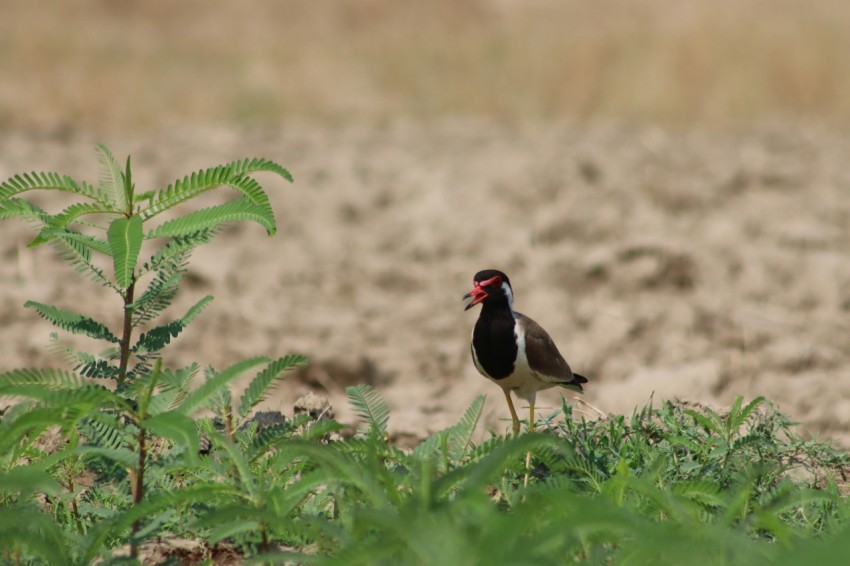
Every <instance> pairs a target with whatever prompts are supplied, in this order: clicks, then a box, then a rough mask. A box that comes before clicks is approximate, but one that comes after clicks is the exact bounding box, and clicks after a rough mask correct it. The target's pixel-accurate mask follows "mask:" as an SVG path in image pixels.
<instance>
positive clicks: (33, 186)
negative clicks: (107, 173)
mask: <svg viewBox="0 0 850 566" xmlns="http://www.w3.org/2000/svg"><path fill="white" fill-rule="evenodd" d="M40 189H43V190H51V189H52V190H58V191H66V192H69V193H74V194H78V195H81V196H86V197H89V198H95V195H96V194H97V192H96V191H94V190H93V189H92V188H91V187H89V186H85V185H84V186H82V187H80V186H79V185H77V183H76V182H75V181H74V180H73V179H72V178H71V177H69V176H67V175H59V174H58V173H38V172H35V171H32V172H30V173H22V174H19V175H15V176H13V177H10V178H9V179H7V180H6V181H5V182H4V183H2V184H0V201H4V200H7V199H9V198H11V197H13V196H15V195H18V194H20V193H23V192H26V191H33V190H40ZM95 200H97V199H95Z"/></svg>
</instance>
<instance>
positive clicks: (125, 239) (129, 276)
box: [107, 216, 143, 289]
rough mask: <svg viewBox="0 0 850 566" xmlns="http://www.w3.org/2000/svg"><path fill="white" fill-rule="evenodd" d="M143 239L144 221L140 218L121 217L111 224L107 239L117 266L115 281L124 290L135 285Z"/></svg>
mask: <svg viewBox="0 0 850 566" xmlns="http://www.w3.org/2000/svg"><path fill="white" fill-rule="evenodd" d="M142 237H143V232H142V219H141V218H140V217H139V216H131V217H129V218H125V217H123V216H120V217H118V218H116V219H115V220H113V221H112V222H111V223H110V224H109V230H108V231H107V239H108V241H109V249H110V252H111V253H110V255H112V261H113V265H114V266H115V281H116V282H117V283H118V286H119V287H121V288H122V289H126V288H127V287H129V286H130V285H131V284H132V283H133V274H134V272H135V270H136V261H137V260H138V258H139V252H140V251H141V249H142Z"/></svg>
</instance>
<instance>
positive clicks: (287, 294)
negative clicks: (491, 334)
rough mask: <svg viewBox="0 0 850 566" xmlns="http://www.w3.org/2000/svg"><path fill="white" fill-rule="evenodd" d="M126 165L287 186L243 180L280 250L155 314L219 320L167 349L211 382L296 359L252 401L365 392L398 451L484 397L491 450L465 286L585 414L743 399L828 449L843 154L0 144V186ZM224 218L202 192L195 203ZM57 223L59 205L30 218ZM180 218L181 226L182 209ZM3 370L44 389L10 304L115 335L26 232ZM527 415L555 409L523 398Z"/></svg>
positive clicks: (653, 146)
mask: <svg viewBox="0 0 850 566" xmlns="http://www.w3.org/2000/svg"><path fill="white" fill-rule="evenodd" d="M98 141H103V142H105V143H107V145H108V146H109V147H110V148H111V149H112V151H113V153H115V154H116V156H117V157H118V158H119V160H123V157H124V156H125V155H126V154H127V153H131V154H132V155H133V164H134V174H135V178H136V182H137V186H138V187H139V189H141V190H147V189H150V188H153V187H159V186H163V185H164V184H166V183H168V182H170V181H171V180H173V179H174V178H175V177H177V176H182V175H183V174H185V173H188V172H190V171H192V170H194V169H198V168H201V167H206V166H211V165H215V164H218V163H221V162H225V161H229V160H232V159H236V158H241V157H244V156H264V157H268V158H271V159H274V160H276V161H278V162H280V163H281V164H283V165H284V166H285V167H287V168H288V169H289V170H290V171H291V172H292V173H293V175H294V176H295V179H296V183H295V184H294V185H289V184H287V183H284V182H283V181H280V180H278V179H277V178H274V177H271V176H269V177H265V176H261V177H260V178H259V180H260V181H261V183H263V184H264V186H265V187H266V189H267V190H268V191H269V193H270V194H271V199H272V204H273V206H274V209H275V211H276V214H277V217H278V223H279V232H278V234H277V235H276V236H275V237H273V238H268V237H266V236H265V233H264V232H263V230H262V229H261V228H259V227H258V226H254V225H234V226H232V227H229V228H227V229H226V230H225V231H223V233H222V234H221V235H220V236H219V237H217V239H216V240H215V241H214V242H213V243H212V244H211V245H209V246H207V247H206V248H203V249H201V250H199V251H198V252H197V253H196V254H195V255H194V257H193V261H192V263H191V265H190V277H189V278H188V281H187V284H186V287H185V288H184V289H183V291H182V292H181V294H180V296H179V297H178V301H177V302H178V304H177V305H176V306H175V307H174V310H173V311H171V312H173V313H174V316H177V315H178V313H181V312H182V310H185V308H186V307H188V305H190V304H192V303H193V302H194V301H196V300H197V299H199V298H200V297H201V296H203V295H205V294H207V293H211V294H213V295H215V297H216V300H215V301H214V302H213V303H212V305H211V306H210V307H209V308H208V309H207V310H206V311H205V312H204V314H203V315H202V316H201V317H200V318H199V319H198V320H197V321H196V322H195V323H194V325H193V326H192V327H190V328H189V329H188V330H187V331H186V332H185V333H184V334H183V335H182V336H181V337H180V338H179V339H178V340H177V341H176V342H175V343H174V344H173V345H172V346H170V351H169V350H166V354H167V355H166V360H165V361H166V363H167V364H168V365H171V366H177V365H180V364H186V363H189V362H191V361H195V360H197V361H199V362H200V363H201V364H203V365H206V364H211V365H213V366H215V367H218V368H221V367H224V366H226V365H229V364H231V363H233V362H235V361H237V360H238V359H241V358H244V357H247V356H251V355H257V354H266V355H270V356H280V355H284V354H286V353H290V352H300V353H304V354H307V355H309V356H310V358H311V364H310V366H309V367H308V368H306V369H304V370H302V371H300V373H297V374H295V375H294V376H293V377H292V378H291V379H290V380H289V381H287V382H286V383H285V384H283V385H282V386H281V387H280V388H279V389H278V390H277V391H276V393H275V394H274V395H273V396H272V397H271V398H270V399H269V400H268V401H266V403H265V408H267V409H276V410H281V411H283V412H284V413H286V414H291V411H292V409H291V407H292V403H293V401H294V400H295V399H296V398H297V397H299V396H301V395H302V394H304V393H305V392H308V391H314V392H317V393H320V394H322V395H324V396H327V397H329V398H330V400H331V402H332V404H333V407H334V409H335V410H336V413H337V417H338V418H339V419H340V420H342V421H343V422H350V421H351V420H352V419H353V415H352V414H351V411H350V409H349V408H348V407H347V405H346V402H345V393H344V388H345V386H347V385H351V384H355V383H371V384H372V385H374V386H375V387H376V388H377V389H378V390H379V391H380V392H381V393H382V395H383V396H384V397H385V398H386V399H387V401H388V402H389V404H390V408H391V413H390V431H391V433H392V435H393V436H394V437H395V438H396V439H398V440H399V441H400V442H405V441H409V442H413V441H415V440H416V439H418V438H421V437H424V436H426V435H428V434H429V433H432V432H434V431H436V430H439V429H441V428H444V427H446V426H449V425H451V424H454V423H455V422H456V421H457V420H458V419H459V418H460V416H461V415H462V413H463V411H464V409H465V408H466V407H467V406H468V404H469V403H470V402H471V401H472V399H473V398H474V397H475V396H476V395H478V394H480V393H486V394H487V396H488V400H487V403H486V405H485V412H484V419H483V420H484V423H483V424H484V426H483V427H482V428H483V429H485V430H486V429H490V430H494V431H498V432H504V431H506V430H509V425H510V422H509V418H508V414H507V408H506V407H505V405H504V401H503V399H502V396H501V393H500V391H499V390H498V388H497V387H496V386H494V385H493V384H491V383H490V382H488V381H486V380H485V379H483V378H482V377H480V376H479V375H478V374H477V372H476V371H475V369H474V367H473V365H472V363H471V360H470V359H469V351H468V340H469V333H470V330H471V328H472V325H473V324H474V321H475V317H476V316H477V314H476V312H475V311H472V312H464V311H463V303H462V302H461V296H462V295H463V294H464V293H466V292H467V291H468V290H469V287H470V284H471V278H472V275H473V274H474V273H475V272H476V271H478V270H479V269H482V268H486V267H497V268H500V269H503V270H504V271H506V272H507V273H508V274H509V275H510V276H511V281H512V282H513V285H514V291H515V294H516V306H517V309H518V310H520V311H522V312H524V313H526V314H528V315H530V316H532V317H533V318H535V319H536V320H537V321H538V322H540V323H541V324H542V325H543V326H544V327H545V328H546V329H547V330H548V331H549V332H550V334H551V335H552V336H553V338H554V339H555V341H556V342H557V343H558V344H559V346H560V348H561V350H562V352H563V353H564V354H565V356H566V358H567V359H568V360H569V361H570V363H571V365H572V366H573V367H574V368H575V369H576V370H577V371H579V372H581V373H582V374H584V375H586V376H588V377H589V379H590V383H589V384H588V386H587V388H586V395H585V398H586V400H587V401H588V402H589V403H591V404H592V405H594V406H596V407H598V408H600V409H602V410H604V411H608V412H626V413H630V412H631V411H632V410H633V409H634V408H635V407H641V406H643V405H644V404H645V403H647V402H648V400H649V399H650V398H652V399H653V400H654V402H656V403H658V402H660V401H661V400H663V399H672V398H681V399H687V400H693V401H699V402H703V403H709V404H712V405H715V406H720V407H723V406H728V405H729V404H730V402H731V401H732V400H733V399H734V398H735V397H736V396H738V395H744V396H746V397H747V398H752V397H754V396H756V395H764V396H766V397H768V398H769V399H771V400H773V401H775V402H776V403H777V404H778V405H779V407H780V408H781V409H782V410H783V411H785V412H787V413H789V414H790V415H791V416H792V417H793V418H794V419H796V420H797V421H799V422H800V423H802V425H803V426H804V427H805V429H806V430H808V431H810V432H811V433H812V434H814V435H817V436H819V437H821V438H833V439H835V441H836V442H837V443H839V444H840V445H843V446H845V447H847V446H850V360H848V356H847V352H848V351H850V327H848V311H850V262H849V261H848V253H850V245H848V244H850V226H848V223H850V169H848V167H847V165H846V164H847V163H848V157H849V156H850V138H848V137H847V136H845V135H841V134H837V133H834V132H829V131H823V130H816V129H812V130H800V129H794V128H790V127H788V128H785V127H777V128H772V129H762V130H754V131H750V132H746V133H737V134H732V133H709V132H689V133H670V132H666V131H663V130H658V129H650V128H647V129H641V128H634V129H628V128H614V127H605V126H588V127H583V128H579V129H575V128H567V127H559V126H528V127H517V128H505V127H495V126H489V125H484V124H480V123H474V122H462V121H457V122H445V123H442V124H437V125H433V126H429V127H425V128H421V127H414V126H410V125H407V126H405V125H397V126H391V127H383V128H367V127H356V126H351V127H344V128H338V129H332V128H326V127H310V126H305V125H299V126H294V127H287V128H285V129H281V130H272V129H267V130H262V131H258V130H250V131H249V130H223V129H215V128H209V129H198V128H195V129H193V130H191V131H188V130H186V131H180V130H174V131H170V132H167V133H165V132H163V133H162V134H161V135H158V136H155V137H154V136H151V137H147V138H140V139H133V140H127V139H122V138H118V137H113V138H109V137H107V138H105V139H100V138H98V139H96V138H94V137H93V136H91V135H88V134H84V133H77V132H67V131H66V132H30V133H21V132H14V131H11V132H6V133H5V135H3V136H0V176H2V177H3V178H4V179H5V178H7V177H8V176H10V175H12V174H14V173H18V172H23V171H29V170H33V169H35V170H55V171H59V172H63V173H69V174H71V175H72V176H74V177H75V178H76V179H78V180H80V179H86V180H89V181H96V179H97V176H98V170H97V160H96V156H95V153H94V145H95V143H96V142H98ZM230 196H231V195H230V194H229V193H228V192H227V190H226V189H220V190H218V191H216V192H213V193H210V194H209V195H208V196H205V197H204V198H205V200H204V201H203V204H211V203H216V202H221V201H222V200H224V199H225V198H228V197H230ZM28 198H32V199H35V200H36V201H37V202H38V203H39V204H41V205H42V206H45V207H47V208H49V209H53V210H55V209H56V208H58V207H61V206H62V205H63V203H66V202H67V201H65V200H64V198H65V197H64V196H62V195H55V194H48V193H41V194H32V195H31V197H28ZM199 204H201V203H196V204H195V206H198V205H199ZM0 234H2V237H0V254H2V258H3V261H2V263H0V286H2V293H0V301H2V302H0V321H2V323H0V344H2V360H3V362H2V369H4V370H5V369H11V368H15V367H24V366H46V365H61V362H60V361H59V360H57V359H55V358H53V357H52V355H51V354H50V353H49V351H48V349H47V347H46V346H47V344H48V334H49V333H50V332H51V331H52V327H51V326H50V325H49V324H48V323H47V322H45V321H42V320H40V319H38V318H37V316H36V315H35V313H34V312H32V311H30V310H26V309H24V308H23V307H22V305H23V303H24V301H25V300H27V299H35V300H38V301H41V302H46V303H51V304H57V305H60V306H64V307H68V308H76V309H79V310H81V311H83V312H86V313H91V314H93V315H96V316H99V317H102V318H103V319H105V320H106V321H108V322H109V323H111V324H116V321H117V309H118V308H119V306H118V305H119V303H118V300H117V297H114V296H110V295H108V292H107V291H106V290H104V289H101V288H98V287H96V286H92V285H91V284H89V283H88V282H87V281H85V280H84V279H83V278H82V277H80V276H78V275H76V274H75V273H74V272H73V271H71V270H69V268H67V267H66V266H65V265H63V264H62V263H61V262H60V261H59V260H58V259H57V257H56V256H55V254H54V252H53V251H52V250H51V249H49V248H46V247H45V248H39V249H36V250H29V249H27V248H26V242H27V241H28V238H29V237H31V236H32V232H31V231H30V228H29V227H28V226H26V225H23V224H20V223H13V222H3V223H2V224H0ZM538 405H539V407H540V413H541V414H546V413H548V412H549V411H550V410H554V409H556V408H557V407H559V406H560V397H559V392H558V391H547V392H545V393H543V394H541V399H540V400H539V402H538Z"/></svg>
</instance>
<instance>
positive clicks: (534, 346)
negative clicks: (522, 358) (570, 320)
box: [516, 313, 587, 391]
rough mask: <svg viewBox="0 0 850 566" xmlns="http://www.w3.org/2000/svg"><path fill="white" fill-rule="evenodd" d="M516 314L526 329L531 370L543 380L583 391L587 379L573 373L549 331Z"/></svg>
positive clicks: (526, 347) (526, 346)
mask: <svg viewBox="0 0 850 566" xmlns="http://www.w3.org/2000/svg"><path fill="white" fill-rule="evenodd" d="M516 316H517V321H518V322H519V324H520V325H521V326H522V327H523V328H524V329H525V355H526V358H528V367H529V368H531V371H533V372H534V373H535V374H537V375H538V377H539V378H540V379H542V380H543V381H548V382H550V383H557V384H558V385H561V386H563V387H566V388H568V389H572V390H574V391H582V387H581V384H582V383H584V382H586V381H587V380H586V379H584V378H583V377H582V376H579V375H577V374H574V373H573V371H572V369H570V365H569V364H568V363H567V360H565V359H564V356H562V355H561V352H559V351H558V347H557V346H556V345H555V342H554V341H553V340H552V337H551V336H549V333H547V332H546V331H545V330H543V327H542V326H540V325H539V324H537V323H536V322H535V321H534V320H532V319H531V318H529V317H527V316H525V315H524V314H520V313H516Z"/></svg>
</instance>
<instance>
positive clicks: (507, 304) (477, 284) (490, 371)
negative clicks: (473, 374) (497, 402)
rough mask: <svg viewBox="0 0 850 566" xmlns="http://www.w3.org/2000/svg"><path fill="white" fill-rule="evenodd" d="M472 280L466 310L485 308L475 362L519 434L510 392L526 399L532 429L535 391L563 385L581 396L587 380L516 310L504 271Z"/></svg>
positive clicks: (475, 338) (476, 330)
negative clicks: (498, 389) (504, 403)
mask: <svg viewBox="0 0 850 566" xmlns="http://www.w3.org/2000/svg"><path fill="white" fill-rule="evenodd" d="M472 282H473V288H472V291H470V292H469V293H467V294H466V295H464V296H463V300H466V299H470V298H471V299H472V301H470V302H469V304H467V305H466V308H465V309H464V311H468V310H469V309H471V308H472V307H474V306H475V305H478V304H480V305H481V312H480V313H479V315H478V321H476V323H475V326H474V327H473V329H472V340H471V342H470V350H471V352H472V361H473V363H474V364H475V368H476V369H477V370H478V372H479V373H480V374H481V375H483V376H484V377H486V378H487V379H489V380H490V381H493V382H494V383H496V385H498V386H499V387H501V388H502V391H503V392H504V394H505V400H506V401H507V403H508V409H510V412H511V419H512V420H513V434H514V436H518V435H519V430H520V421H519V418H518V417H517V413H516V409H514V404H513V401H512V400H511V392H513V393H514V395H516V396H517V397H518V398H521V399H525V400H526V401H528V405H529V419H528V425H529V430H531V431H534V402H535V400H536V398H537V392H538V391H541V390H543V389H549V388H552V387H558V386H559V387H564V388H566V389H569V390H571V391H575V392H577V393H581V392H582V391H583V388H582V384H583V383H587V378H586V377H584V376H583V375H579V374H577V373H574V372H573V371H572V369H570V366H569V364H568V363H567V361H566V360H565V359H564V356H562V355H561V352H560V351H558V347H557V346H556V345H555V342H554V341H553V340H552V338H551V337H550V336H549V333H547V332H546V331H545V330H543V327H541V326H540V325H539V324H537V323H536V322H535V321H534V320H532V319H531V318H529V317H527V316H526V315H524V314H522V313H519V312H517V311H515V310H514V309H513V302H514V293H513V289H512V287H511V282H510V279H508V276H507V275H505V273H504V272H502V271H499V270H497V269H485V270H483V271H479V272H478V273H476V274H475V276H474V277H473V280H472Z"/></svg>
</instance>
